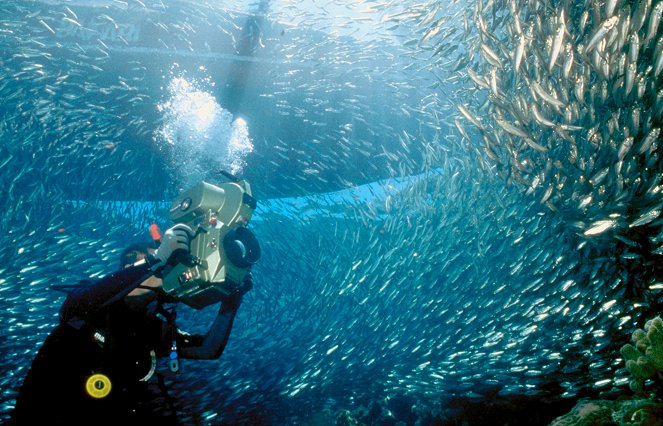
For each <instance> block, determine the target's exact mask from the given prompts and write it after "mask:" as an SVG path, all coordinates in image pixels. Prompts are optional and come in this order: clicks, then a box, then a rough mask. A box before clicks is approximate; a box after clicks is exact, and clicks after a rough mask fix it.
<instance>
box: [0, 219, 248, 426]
mask: <svg viewBox="0 0 663 426" xmlns="http://www.w3.org/2000/svg"><path fill="white" fill-rule="evenodd" d="M194 235H195V234H194V232H193V230H192V229H191V228H190V227H189V226H187V225H184V224H177V225H175V226H173V227H172V228H170V229H168V230H167V231H166V232H165V234H164V236H163V239H162V242H161V244H160V245H159V247H158V248H156V249H155V248H154V246H153V245H152V244H151V243H139V244H134V245H131V246H129V247H127V248H126V249H125V250H124V251H123V252H122V254H121V256H120V263H121V269H120V270H119V271H117V272H115V273H113V274H110V275H108V276H106V277H105V278H103V279H101V280H100V281H99V282H97V283H96V284H93V283H89V282H88V283H86V284H82V285H81V286H78V287H77V288H76V290H75V291H73V292H72V293H71V294H69V296H68V297H67V298H66V300H65V302H64V303H63V305H62V307H61V309H60V323H59V325H58V326H57V327H56V328H55V329H54V330H53V332H52V333H51V334H50V335H49V336H48V337H47V339H46V341H45V342H44V344H43V345H42V347H41V349H40V350H39V352H38V354H37V356H36V358H35V360H34V361H33V363H32V366H31V368H30V370H29V372H28V374H27V376H26V378H25V381H24V383H23V386H22V387H21V390H20V393H19V395H18V397H17V401H16V407H15V409H14V412H13V414H12V421H11V423H12V424H14V425H28V424H29V425H33V424H67V425H73V424H86V423H94V424H122V423H120V422H128V424H137V423H138V422H149V421H158V422H159V424H179V423H180V422H179V420H178V417H177V415H176V412H175V408H174V407H173V404H172V400H171V398H170V396H169V395H168V394H167V392H166V390H165V386H164V383H163V377H162V375H161V374H160V373H157V374H155V370H156V364H157V358H167V359H168V367H169V370H170V371H171V372H172V373H177V372H178V371H179V368H180V365H179V359H180V358H188V359H217V358H219V357H220V356H221V354H222V352H223V350H224V348H225V346H226V343H227V342H228V338H229V336H230V332H231V329H232V326H233V321H234V318H235V315H236V313H237V309H238V308H239V305H240V304H241V301H242V296H243V295H244V294H245V293H246V292H247V291H248V290H250V289H251V287H252V277H251V274H248V275H247V276H246V278H245V279H244V282H243V284H242V286H240V289H238V291H237V292H236V293H234V294H232V295H231V296H228V297H226V298H225V299H223V300H222V303H221V305H220V308H219V311H218V314H217V316H216V318H215V320H214V322H213V324H212V325H211V327H210V329H209V331H208V333H207V334H206V335H190V334H187V333H184V332H182V331H180V330H178V329H177V326H176V324H175V310H174V305H172V303H173V302H176V300H174V299H173V298H172V297H170V296H168V295H167V294H166V292H165V291H164V290H163V289H162V288H161V286H162V280H161V277H162V276H163V275H164V273H165V272H166V271H167V270H168V268H171V267H172V266H173V265H174V264H176V263H178V262H179V260H178V259H182V254H183V253H186V254H188V253H189V250H190V240H191V239H192V238H194ZM168 304H171V305H168ZM167 305H168V306H167ZM125 424H126V423H125ZM144 424H150V423H144Z"/></svg>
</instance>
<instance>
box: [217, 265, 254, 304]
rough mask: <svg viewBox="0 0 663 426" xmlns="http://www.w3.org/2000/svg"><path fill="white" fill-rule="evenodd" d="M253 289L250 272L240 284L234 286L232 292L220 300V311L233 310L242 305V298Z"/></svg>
mask: <svg viewBox="0 0 663 426" xmlns="http://www.w3.org/2000/svg"><path fill="white" fill-rule="evenodd" d="M252 288H253V275H252V274H251V271H248V273H247V274H246V275H245V276H244V280H242V284H241V285H239V286H236V287H235V289H234V291H233V292H232V293H230V294H229V295H227V296H223V297H222V298H221V310H234V309H237V308H238V307H239V305H240V304H241V303H242V297H243V296H244V295H245V294H246V293H248V292H249V290H251V289H252Z"/></svg>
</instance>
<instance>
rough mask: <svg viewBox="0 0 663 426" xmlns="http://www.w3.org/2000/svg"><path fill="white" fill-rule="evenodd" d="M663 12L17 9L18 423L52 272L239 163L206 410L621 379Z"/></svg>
mask: <svg viewBox="0 0 663 426" xmlns="http://www.w3.org/2000/svg"><path fill="white" fill-rule="evenodd" d="M217 3H223V4H217ZM662 9H663V2H662V1H660V0H659V1H656V0H641V1H605V2H604V1H598V0H587V1H569V2H558V1H544V0H539V1H537V0H530V1H525V0H486V1H483V0H476V1H470V0H465V1H460V0H459V1H452V2H441V1H433V0H428V1H422V2H409V1H404V2H389V1H368V0H367V1H363V2H342V1H302V2H300V1H298V2H291V1H286V0H273V1H268V0H263V1H256V2H193V1H192V2H189V1H184V0H180V1H167V0H161V1H137V0H128V1H104V0H95V1H92V0H90V1H84V0H76V1H55V0H51V1H46V0H43V1H36V0H35V1H6V2H2V4H1V5H0V45H1V46H2V50H1V51H0V63H1V64H2V67H0V97H1V99H2V103H1V104H0V105H1V106H0V114H1V115H0V182H1V185H0V191H2V192H1V194H2V197H1V198H0V202H1V203H2V204H1V206H2V207H3V210H4V214H3V215H2V217H1V219H0V259H2V260H1V261H0V324H2V325H1V326H0V327H1V329H0V330H1V332H0V353H1V354H2V358H3V360H4V362H3V363H2V366H1V367H0V394H1V398H0V421H6V420H8V419H9V413H10V412H11V409H12V408H13V404H14V401H15V397H16V395H17V392H18V389H19V387H20V384H21V382H22V380H23V378H24V377H25V374H26V373H27V369H28V368H29V366H30V362H31V361H32V359H33V357H34V356H35V354H36V351H37V350H38V348H39V346H40V344H41V343H42V342H43V340H44V338H45V337H46V336H47V335H48V333H49V332H50V331H51V330H52V329H53V327H54V326H55V325H56V324H57V319H58V318H57V312H58V308H59V306H60V304H61V303H62V301H63V300H64V297H65V294H64V293H62V292H59V291H56V290H54V289H53V286H56V285H62V284H75V283H76V282H78V281H79V280H81V279H86V278H98V277H100V276H103V275H105V274H107V273H110V272H112V271H113V270H115V269H116V268H117V267H118V266H119V265H118V256H119V253H120V251H121V250H122V249H123V248H124V247H125V246H126V245H128V244H129V243H132V242H136V241H142V240H146V239H149V232H148V226H149V225H150V224H151V223H157V224H158V225H159V226H160V227H161V228H162V229H165V228H166V227H167V226H169V222H168V206H169V203H170V201H171V200H172V199H173V198H174V197H176V196H177V194H178V193H179V192H180V191H182V190H185V189H187V188H188V187H190V186H191V185H192V184H194V183H196V182H198V181H200V180H206V181H208V182H211V183H214V182H222V181H223V180H224V177H223V175H222V174H221V173H220V172H221V171H222V170H228V171H232V172H233V173H235V174H236V175H238V176H240V177H242V178H245V179H246V180H247V181H248V182H250V184H251V187H252V189H253V195H254V197H255V198H256V199H257V200H258V209H257V211H256V213H255V215H254V216H253V218H252V221H251V224H250V227H251V229H252V230H253V231H254V233H255V234H256V235H257V236H258V238H259V240H260V243H261V247H262V252H263V256H262V259H261V260H260V262H259V263H258V264H257V265H256V266H255V267H254V270H253V274H254V277H255V285H254V289H253V290H252V291H251V292H250V293H249V294H248V295H247V296H246V297H245V302H244V303H243V305H242V307H241V309H240V312H239V314H238V317H237V320H236V322H235V325H234V329H233V331H232V335H231V338H230V343H229V345H228V347H227V348H226V350H225V352H224V354H223V356H222V357H221V358H220V359H219V360H217V361H186V362H183V365H182V371H181V373H179V375H178V376H177V377H176V378H175V379H174V382H173V393H174V395H175V397H176V398H177V399H178V401H179V404H180V408H181V413H180V414H181V416H180V417H181V418H182V420H183V422H185V423H186V424H335V423H336V422H339V423H340V424H351V422H352V421H354V420H358V419H363V420H362V421H363V422H364V423H371V422H373V423H374V424H378V423H379V422H382V423H381V424H395V423H396V422H397V421H401V422H404V423H405V424H462V422H463V421H464V422H465V424H506V423H509V424H547V423H548V422H549V421H550V420H552V418H554V417H556V416H558V415H560V414H563V413H564V412H566V411H568V409H569V408H570V407H572V406H573V404H574V402H575V401H576V400H577V399H578V398H580V397H584V396H589V397H597V396H599V395H617V394H621V393H623V394H627V393H629V392H630V391H629V389H628V380H629V378H628V372H627V371H625V369H624V361H623V360H622V359H621V355H620V354H619V347H620V346H621V345H623V344H624V343H626V342H628V340H629V338H630V334H631V333H632V331H633V330H634V329H635V328H636V327H642V324H643V323H644V321H646V320H647V319H649V318H651V317H652V316H654V315H656V314H658V313H659V312H660V307H661V305H660V302H659V297H660V294H661V290H662V289H663V268H662V267H661V265H663V262H662V259H661V258H662V256H663V226H662V225H663V216H662V214H661V211H662V209H663V194H662V191H663V182H662V177H663V165H662V161H661V135H660V132H661V124H662V123H661V116H662V113H663V88H662V87H663V85H662V80H663V36H662V33H663V30H662V29H661V27H663V25H661V24H660V19H661V11H662ZM212 311H213V309H212V310H194V309H192V308H189V307H186V306H182V307H181V308H180V309H179V311H178V312H179V316H178V319H179V325H180V327H182V328H184V329H186V330H188V331H191V332H203V331H204V330H206V327H207V326H208V325H209V323H210V322H211V321H212V318H213V316H214V312H212ZM54 392H57V384H54ZM342 422H347V423H342ZM426 422H428V423H426ZM435 422H438V423H435Z"/></svg>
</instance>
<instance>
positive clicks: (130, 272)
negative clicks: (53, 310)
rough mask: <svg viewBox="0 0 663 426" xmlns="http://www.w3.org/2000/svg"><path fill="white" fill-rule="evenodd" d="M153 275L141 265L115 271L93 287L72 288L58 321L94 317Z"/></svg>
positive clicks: (147, 268) (147, 267) (146, 267)
mask: <svg viewBox="0 0 663 426" xmlns="http://www.w3.org/2000/svg"><path fill="white" fill-rule="evenodd" d="M153 274H154V273H153V272H152V271H151V270H150V269H149V266H148V265H147V264H142V265H139V266H131V267H129V268H125V269H122V270H119V271H116V272H114V273H112V274H110V275H108V276H106V277H104V278H102V279H101V280H99V281H98V282H97V283H96V284H94V285H88V286H80V287H78V288H74V289H73V290H72V291H71V292H70V293H69V295H68V296H67V299H66V300H65V301H64V303H63V304H62V307H61V308H60V321H62V322H67V321H69V320H70V319H72V318H74V317H78V318H81V319H86V318H90V317H91V316H94V315H95V314H97V313H98V312H99V311H100V310H102V309H103V308H106V307H107V306H108V305H110V304H112V303H114V302H116V301H118V300H120V299H122V298H123V297H124V296H126V295H127V294H129V292H131V291H132V290H133V289H135V288H136V287H138V286H139V285H140V284H141V283H142V282H143V281H145V280H146V279H147V278H149V277H150V276H152V275H153Z"/></svg>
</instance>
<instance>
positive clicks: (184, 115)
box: [155, 77, 253, 185]
mask: <svg viewBox="0 0 663 426" xmlns="http://www.w3.org/2000/svg"><path fill="white" fill-rule="evenodd" d="M203 86H212V87H213V85H211V84H210V83H209V82H203V83H200V82H198V81H196V80H188V79H186V78H184V77H173V78H172V79H171V81H170V83H169V85H168V88H167V90H168V96H167V99H166V100H165V101H164V102H163V103H161V104H159V105H158V106H157V109H158V111H159V112H160V113H161V114H162V118H163V120H162V123H163V124H162V125H161V127H160V128H159V129H158V131H157V133H156V137H155V139H156V141H157V142H158V143H159V144H160V145H161V146H162V147H163V148H164V149H167V150H168V152H169V154H170V158H171V162H172V164H173V165H174V167H175V169H176V170H177V172H178V173H179V175H180V176H179V177H180V179H181V180H182V183H183V184H185V185H192V184H194V183H197V182H198V181H200V180H203V179H205V178H206V174H207V173H214V172H218V171H220V170H229V171H230V172H231V173H233V174H236V175H238V174H240V173H241V172H242V171H243V169H244V166H245V158H246V156H247V155H248V154H249V153H250V152H252V151H253V144H252V143H251V138H250V137H249V129H248V125H247V123H246V121H245V120H244V119H242V118H237V119H234V117H233V115H232V114H231V113H230V112H228V111H227V110H226V109H224V108H223V107H222V106H221V105H220V104H219V102H218V100H217V99H216V97H215V96H214V95H213V94H212V93H211V88H212V87H210V88H206V87H203Z"/></svg>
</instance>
